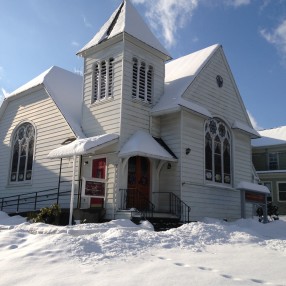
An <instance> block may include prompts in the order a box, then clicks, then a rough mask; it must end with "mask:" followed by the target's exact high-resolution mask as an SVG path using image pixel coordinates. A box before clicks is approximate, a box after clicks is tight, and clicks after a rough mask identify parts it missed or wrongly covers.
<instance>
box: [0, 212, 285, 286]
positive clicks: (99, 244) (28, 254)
mask: <svg viewBox="0 0 286 286" xmlns="http://www.w3.org/2000/svg"><path fill="white" fill-rule="evenodd" d="M285 265H286V218H282V219H280V220H279V221H274V222H271V223H268V224H262V223H259V222H258V221H257V219H247V220H238V221H235V222H224V221H219V220H215V219H205V220H204V221H202V222H196V223H190V224H186V225H183V226H182V227H180V228H178V229H173V230H169V231H165V232H154V231H153V229H152V226H151V225H150V224H149V223H148V222H145V223H144V224H142V225H140V226H137V225H135V224H133V223H132V222H131V221H129V220H116V221H111V222H109V223H104V224H81V225H75V226H64V227H63V226H51V225H46V224H42V223H37V224H30V223H28V222H26V221H25V219H23V218H21V217H18V216H16V217H9V216H7V214H5V213H3V212H0V269H1V277H0V285H1V286H2V285H3V286H8V285H9V286H10V285H13V286H16V285H19V286H20V285H21V286H23V285H29V286H33V285H41V286H43V285H60V286H62V285H87V286H88V285H111V284H113V283H116V285H118V286H121V285H124V286H128V285H132V286H133V285H158V286H161V285H164V286H166V285H220V286H221V285H275V286H278V285H286V274H285Z"/></svg>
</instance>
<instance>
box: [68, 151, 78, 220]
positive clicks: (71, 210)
mask: <svg viewBox="0 0 286 286" xmlns="http://www.w3.org/2000/svg"><path fill="white" fill-rule="evenodd" d="M75 172H76V155H73V173H72V188H71V200H70V217H69V225H72V216H73V202H74V186H75Z"/></svg>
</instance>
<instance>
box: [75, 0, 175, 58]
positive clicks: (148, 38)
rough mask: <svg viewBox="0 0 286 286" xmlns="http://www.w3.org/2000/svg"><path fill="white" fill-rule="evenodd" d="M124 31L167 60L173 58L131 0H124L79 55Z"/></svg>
mask: <svg viewBox="0 0 286 286" xmlns="http://www.w3.org/2000/svg"><path fill="white" fill-rule="evenodd" d="M122 33H127V34H129V35H130V36H132V37H134V38H136V39H138V40H140V41H141V42H143V43H145V44H147V45H148V46H150V47H152V48H154V49H156V50H158V51H159V52H161V53H162V54H163V55H164V56H165V57H166V60H168V59H171V56H170V55H169V52H168V51H167V50H166V49H165V48H164V47H163V46H162V44H161V43H160V42H159V41H158V39H157V38H156V37H155V36H154V34H153V33H152V32H151V30H150V29H149V27H148V26H147V24H146V23H145V22H144V20H143V19H142V17H141V16H140V14H139V13H138V12H137V11H136V9H135V8H134V7H133V5H132V4H131V3H130V1H129V0H124V1H123V2H122V3H121V4H120V6H119V7H118V8H117V9H116V10H115V12H114V13H113V14H112V15H111V17H110V18H109V19H108V21H107V22H106V23H105V24H104V25H103V26H102V28H101V29H100V30H99V32H98V33H97V34H96V35H95V36H94V37H93V39H92V40H91V41H89V42H88V43H87V44H86V45H85V46H84V47H83V48H82V49H81V50H80V51H79V52H78V55H83V54H84V52H85V51H87V50H89V49H90V48H92V47H95V46H98V45H100V44H101V43H103V42H105V41H107V40H108V39H111V38H113V37H115V36H118V35H120V34H122Z"/></svg>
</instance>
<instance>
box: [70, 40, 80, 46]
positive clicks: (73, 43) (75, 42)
mask: <svg viewBox="0 0 286 286" xmlns="http://www.w3.org/2000/svg"><path fill="white" fill-rule="evenodd" d="M71 44H72V46H74V47H78V46H79V43H78V42H77V41H72V43H71Z"/></svg>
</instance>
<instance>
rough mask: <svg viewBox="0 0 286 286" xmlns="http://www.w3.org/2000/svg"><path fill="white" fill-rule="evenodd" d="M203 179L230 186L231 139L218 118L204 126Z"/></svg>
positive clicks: (224, 125) (225, 126) (227, 130)
mask: <svg viewBox="0 0 286 286" xmlns="http://www.w3.org/2000/svg"><path fill="white" fill-rule="evenodd" d="M205 179H206V180H207V181H212V182H216V183H223V184H231V138H230V132H229V129H228V127H227V125H226V124H225V123H224V122H223V121H222V120H220V119H218V118H213V119H210V120H208V121H207V122H206V125H205Z"/></svg>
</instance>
